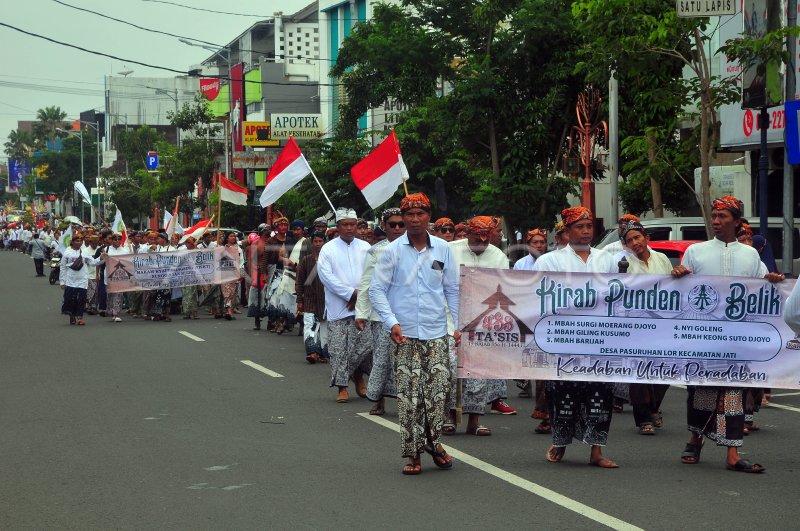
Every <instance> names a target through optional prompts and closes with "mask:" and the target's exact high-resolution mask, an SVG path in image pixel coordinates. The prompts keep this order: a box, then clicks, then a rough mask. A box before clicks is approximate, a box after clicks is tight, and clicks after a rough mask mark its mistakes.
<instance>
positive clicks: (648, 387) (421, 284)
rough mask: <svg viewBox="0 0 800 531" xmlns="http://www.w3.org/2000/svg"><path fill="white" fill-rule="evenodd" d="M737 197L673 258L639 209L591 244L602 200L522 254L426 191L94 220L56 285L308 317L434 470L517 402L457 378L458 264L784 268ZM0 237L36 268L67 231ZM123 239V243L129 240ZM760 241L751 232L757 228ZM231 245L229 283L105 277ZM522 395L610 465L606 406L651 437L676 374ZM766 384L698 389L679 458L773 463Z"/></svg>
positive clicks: (311, 335)
mask: <svg viewBox="0 0 800 531" xmlns="http://www.w3.org/2000/svg"><path fill="white" fill-rule="evenodd" d="M743 211H744V209H743V205H742V203H741V201H739V200H738V199H736V198H733V197H730V196H725V197H722V198H719V199H717V200H715V201H714V202H713V211H712V214H711V217H712V227H713V231H714V238H713V239H711V240H709V241H707V242H702V243H697V244H694V245H692V246H690V247H689V248H688V249H687V250H686V253H685V255H684V258H683V260H682V263H681V264H680V265H677V266H674V267H673V265H672V263H671V262H670V260H669V259H668V258H667V257H666V256H665V255H664V254H662V253H659V252H657V251H655V250H653V249H651V248H650V246H649V245H648V244H649V238H648V233H647V230H646V229H645V227H644V226H643V225H642V224H641V222H640V221H639V219H638V218H637V217H636V216H633V215H630V214H626V215H624V216H622V217H621V218H620V219H619V221H618V225H617V233H618V236H619V242H618V243H616V244H612V245H609V246H607V247H606V248H604V249H602V250H601V249H596V248H593V247H591V242H592V240H593V238H594V236H595V220H594V217H593V213H592V212H590V211H589V210H588V209H586V208H583V207H572V208H567V209H565V210H564V211H563V212H562V213H561V220H560V221H559V222H558V223H557V225H556V228H555V233H554V242H555V243H554V245H553V246H552V249H550V250H548V241H547V240H548V238H547V237H548V233H547V231H546V230H544V229H540V228H534V229H532V230H530V231H528V232H527V233H526V234H525V236H524V238H522V239H523V241H524V244H525V247H524V249H525V252H524V256H521V257H519V258H516V257H514V258H516V259H515V260H513V264H512V261H511V260H510V259H509V255H507V254H506V253H505V252H504V251H502V250H501V247H502V246H501V241H502V239H503V231H502V223H501V219H500V218H498V217H492V216H476V217H473V218H471V219H469V220H466V221H464V222H462V223H454V222H453V221H452V220H451V219H448V218H439V219H436V220H435V221H433V220H432V206H431V203H430V201H429V200H428V198H427V197H426V196H425V195H424V194H411V195H407V196H406V197H404V198H403V199H402V201H401V203H400V206H399V208H389V209H387V210H385V211H383V213H382V216H381V219H380V224H379V226H377V227H375V228H374V229H371V228H370V227H369V225H368V224H367V222H365V221H364V220H362V219H360V218H358V216H357V215H356V212H355V211H354V210H352V209H348V208H340V209H338V210H337V211H336V212H335V226H333V227H329V224H328V222H327V221H326V219H325V218H319V219H317V220H315V221H314V222H313V224H312V225H311V226H310V227H308V229H307V228H306V226H305V224H304V223H303V222H302V221H294V222H292V223H290V222H289V220H288V219H286V218H285V217H279V218H277V219H275V220H273V222H272V224H271V226H268V225H266V224H262V225H261V226H259V227H258V229H257V231H256V232H254V233H252V234H249V235H248V236H247V237H246V238H244V239H243V240H241V241H240V240H239V238H238V237H237V234H236V233H234V232H227V233H221V234H218V233H215V232H206V233H205V234H203V235H202V236H201V237H200V238H199V239H195V238H194V237H193V236H191V235H185V236H183V237H181V236H180V235H173V236H169V235H168V234H167V233H164V232H158V231H143V232H137V231H130V232H129V233H128V234H121V233H116V232H113V231H111V230H108V229H102V230H96V229H92V228H91V227H88V228H83V229H81V230H76V231H75V232H74V233H73V235H72V239H71V241H70V242H69V247H68V248H67V249H63V256H62V259H61V263H60V275H59V283H60V285H61V286H62V287H63V288H64V300H63V306H62V312H63V313H65V314H68V315H69V317H70V323H71V324H76V325H79V326H80V325H84V324H85V320H84V312H85V313H87V314H89V315H95V314H97V315H100V316H106V317H110V318H111V319H112V321H114V322H120V321H122V318H123V317H124V316H128V317H130V318H145V319H149V320H152V321H170V320H171V319H172V317H171V316H172V315H173V314H174V313H176V312H179V313H180V314H182V318H183V319H198V318H199V317H200V314H201V308H206V311H207V312H208V314H209V315H210V316H213V317H214V318H216V319H228V320H233V319H236V314H237V313H239V311H240V310H239V307H240V306H241V307H243V308H246V309H247V316H248V317H252V318H254V320H255V328H256V329H260V328H261V326H262V320H263V321H266V326H267V328H268V329H269V330H270V331H271V332H274V333H276V334H283V333H287V332H291V331H293V330H294V329H295V327H298V328H300V333H301V334H302V336H303V341H304V344H305V356H306V360H307V362H308V363H310V364H315V363H329V364H330V370H331V377H330V386H331V387H332V388H333V389H334V391H335V393H336V397H335V399H336V401H337V402H339V403H344V402H348V401H349V400H350V383H351V382H352V383H353V385H354V390H355V393H356V394H357V395H358V396H360V397H365V398H367V399H369V400H370V401H371V402H372V403H373V404H374V405H373V407H372V409H371V410H370V414H372V415H383V414H384V413H385V400H386V398H396V399H397V409H398V415H399V422H400V426H401V430H400V434H401V454H402V456H403V457H404V458H406V459H407V460H408V462H407V463H406V464H405V466H404V467H403V468H402V472H403V474H407V475H416V474H419V473H420V472H421V471H422V464H421V459H420V457H421V454H422V453H423V452H426V453H429V454H430V455H431V456H432V459H433V463H434V464H435V465H436V466H437V467H439V468H450V467H452V466H453V461H452V458H451V456H450V455H449V454H448V453H447V452H446V450H445V449H444V447H443V446H442V437H443V436H444V435H451V434H453V433H455V432H456V431H457V421H458V420H459V418H458V417H459V416H460V414H461V413H462V412H463V413H464V414H466V416H467V421H466V422H465V424H466V425H465V431H466V433H468V434H471V435H476V436H489V435H491V434H492V432H491V430H490V429H489V428H488V427H486V426H484V425H482V424H481V417H482V416H483V415H484V414H486V413H487V412H489V413H496V414H503V415H514V414H516V413H517V411H516V410H515V409H513V408H512V407H510V406H509V405H508V404H507V403H506V401H505V400H506V399H507V397H508V389H507V384H506V381H505V380H495V379H478V378H462V379H459V378H456V367H457V355H456V351H457V348H458V346H459V344H460V341H461V332H460V323H459V320H458V316H459V312H458V309H459V268H460V266H462V265H463V266H468V267H482V268H494V269H509V268H512V267H513V269H516V270H531V271H555V272H596V273H625V274H660V275H672V277H675V278H680V277H684V276H686V275H690V274H702V275H723V276H746V277H753V278H764V279H766V280H768V281H770V282H781V281H783V280H784V275H782V274H780V273H779V272H778V268H777V265H776V264H775V260H774V259H773V258H772V255H771V252H770V250H769V245H768V244H767V243H766V242H765V241H764V240H763V238H762V239H760V240H759V238H760V237H759V236H756V237H754V236H753V234H752V231H751V230H750V227H749V225H748V224H747V223H746V221H745V220H744V219H743V218H742V213H743ZM0 234H2V243H3V247H4V248H5V249H7V250H19V251H24V250H27V251H28V252H30V253H31V255H32V257H33V259H34V263H35V267H36V274H37V276H40V275H43V273H42V270H41V267H42V261H43V259H44V257H45V256H47V255H48V253H49V252H50V250H51V249H53V248H54V246H55V245H56V242H57V241H58V239H59V236H60V235H59V233H58V232H57V231H53V230H51V229H49V228H47V227H44V228H42V229H41V230H39V231H36V230H31V229H30V227H27V228H25V227H22V228H19V229H8V228H7V227H2V226H0ZM126 240H127V241H126ZM754 240H755V241H754ZM217 246H226V247H228V248H230V249H231V253H232V254H235V255H238V256H239V264H240V268H241V271H240V275H241V280H240V281H235V282H230V283H227V284H222V285H208V286H183V287H181V288H174V289H167V290H146V291H134V292H128V293H126V294H121V293H108V292H107V290H106V271H105V260H106V259H107V257H109V256H115V255H122V254H134V253H162V252H169V251H174V250H177V249H188V250H193V249H197V248H200V249H202V248H207V249H211V248H214V247H217ZM796 292H797V290H795V291H794V292H793V294H792V297H790V300H789V301H787V304H786V307H785V316H784V318H785V319H786V321H787V323H788V324H789V325H790V326H792V327H793V328H794V329H795V331H798V332H800V294H798V295H797V296H795V293H796ZM516 384H517V386H518V387H519V388H520V396H528V397H531V398H534V399H535V407H534V410H533V413H532V414H531V416H532V417H533V418H535V419H538V420H539V421H540V424H539V425H538V426H537V427H536V432H537V433H540V434H548V435H551V436H552V443H551V445H550V447H549V448H548V450H547V452H546V454H545V458H546V459H547V460H548V461H550V462H554V463H557V462H560V461H561V460H562V459H563V458H564V457H565V453H566V449H567V447H568V446H569V445H570V444H571V443H572V441H573V440H577V441H581V442H583V443H585V444H587V445H588V446H589V447H590V450H589V462H590V464H592V465H595V466H598V467H601V468H616V467H617V466H618V465H617V463H616V462H614V461H613V460H611V459H610V458H608V457H606V456H605V455H604V454H603V449H604V447H605V446H606V444H607V442H608V436H609V431H610V425H611V417H612V414H613V412H614V411H619V410H620V409H621V408H622V403H623V402H628V403H630V405H631V407H632V409H633V418H634V422H635V424H636V427H637V429H638V430H639V433H641V434H642V435H654V434H655V433H656V431H657V429H659V428H661V426H662V424H663V418H662V415H661V411H660V405H661V402H662V400H663V398H664V396H665V394H666V392H667V389H668V386H667V385H662V384H625V385H621V384H610V383H604V382H581V381H563V380H558V381H536V382H535V384H533V385H532V383H531V382H529V381H516ZM768 394H769V390H768V389H756V388H745V389H743V388H737V387H724V386H718V387H706V386H694V387H690V388H689V392H688V399H687V424H688V427H689V431H690V439H689V441H688V442H687V444H686V446H685V448H684V450H683V452H682V454H681V461H682V462H683V463H685V464H697V463H698V462H699V461H700V454H701V451H702V449H703V444H704V438H708V439H710V440H712V441H714V442H715V443H716V444H717V445H719V446H723V447H725V448H726V449H727V454H726V466H727V468H728V469H730V470H734V471H741V472H751V473H758V472H762V471H763V470H765V468H764V467H763V466H762V465H760V464H758V463H754V462H751V461H750V460H747V459H744V458H742V457H741V456H740V455H739V452H738V449H739V448H741V446H742V443H743V439H744V436H745V435H747V434H749V433H752V432H754V431H757V430H758V429H759V427H758V425H757V424H756V423H755V422H754V418H753V415H754V414H755V412H757V411H758V408H759V406H760V405H761V404H762V401H765V400H767V399H768Z"/></svg>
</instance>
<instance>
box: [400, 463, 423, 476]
mask: <svg viewBox="0 0 800 531" xmlns="http://www.w3.org/2000/svg"><path fill="white" fill-rule="evenodd" d="M421 473H422V465H421V464H419V463H408V464H407V465H405V466H404V467H403V475H404V476H418V475H420V474H421Z"/></svg>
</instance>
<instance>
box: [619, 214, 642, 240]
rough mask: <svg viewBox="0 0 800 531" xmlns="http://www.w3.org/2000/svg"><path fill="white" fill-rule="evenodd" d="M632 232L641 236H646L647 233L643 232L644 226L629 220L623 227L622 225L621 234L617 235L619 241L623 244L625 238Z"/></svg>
mask: <svg viewBox="0 0 800 531" xmlns="http://www.w3.org/2000/svg"><path fill="white" fill-rule="evenodd" d="M632 230H635V231H639V232H641V233H642V234H643V235H645V236H647V231H646V230H645V228H644V226H643V225H642V224H641V223H639V222H638V221H634V220H632V219H629V220H628V221H626V222H625V224H624V225H622V232H621V233H620V235H619V239H620V241H622V243H625V237H626V236H627V235H628V233H629V232H630V231H632Z"/></svg>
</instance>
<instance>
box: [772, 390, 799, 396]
mask: <svg viewBox="0 0 800 531" xmlns="http://www.w3.org/2000/svg"><path fill="white" fill-rule="evenodd" d="M770 396H800V391H798V392H796V393H772V394H771V395H770Z"/></svg>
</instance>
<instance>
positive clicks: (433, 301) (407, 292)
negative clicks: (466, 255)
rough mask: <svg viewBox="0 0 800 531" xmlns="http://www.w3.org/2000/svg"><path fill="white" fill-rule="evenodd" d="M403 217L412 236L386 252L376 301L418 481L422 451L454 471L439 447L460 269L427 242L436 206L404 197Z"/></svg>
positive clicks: (406, 450) (410, 468) (435, 243)
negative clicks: (450, 320)
mask: <svg viewBox="0 0 800 531" xmlns="http://www.w3.org/2000/svg"><path fill="white" fill-rule="evenodd" d="M400 210H401V211H402V212H403V221H404V223H405V226H406V234H404V235H402V236H400V237H399V238H397V239H396V240H395V241H393V242H392V243H390V244H389V245H388V246H387V247H386V250H385V251H384V253H383V255H382V256H381V258H380V260H379V261H378V264H377V265H376V266H375V274H374V276H373V277H372V282H371V283H370V287H369V298H370V302H371V303H372V307H373V308H374V309H375V311H376V312H378V315H379V316H380V318H381V321H383V324H384V326H385V327H386V329H387V330H390V331H391V338H392V341H393V343H394V344H395V348H394V351H393V360H394V366H395V376H396V379H397V411H398V416H399V420H400V426H401V429H400V448H401V452H402V455H403V457H406V458H408V459H409V462H408V463H407V464H406V465H405V466H404V467H403V474H406V475H417V474H419V473H421V472H422V465H421V463H420V454H421V453H422V451H423V450H424V451H426V452H428V453H429V454H431V455H432V456H433V461H434V464H435V465H436V466H438V467H439V468H451V467H452V466H453V461H452V458H451V457H450V456H449V455H448V454H447V452H445V450H444V448H443V447H442V445H441V443H440V439H441V433H442V425H443V424H444V418H445V407H446V397H447V393H448V391H449V389H450V368H449V366H448V358H447V328H448V326H447V323H446V321H445V320H444V319H443V316H442V311H443V310H445V311H449V312H450V315H452V316H453V320H454V323H453V325H454V328H455V331H454V332H453V338H454V341H455V342H456V344H458V343H459V342H460V341H461V332H460V331H459V330H458V266H457V265H456V263H455V260H453V253H452V251H451V250H450V247H449V246H448V244H447V243H446V242H445V241H444V240H442V239H441V238H437V237H436V236H430V235H428V232H427V230H428V223H429V222H430V219H431V203H430V200H429V199H428V198H427V197H426V196H425V195H424V194H411V195H408V196H406V197H404V198H403V200H402V201H401V202H400ZM323 249H324V247H323Z"/></svg>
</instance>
